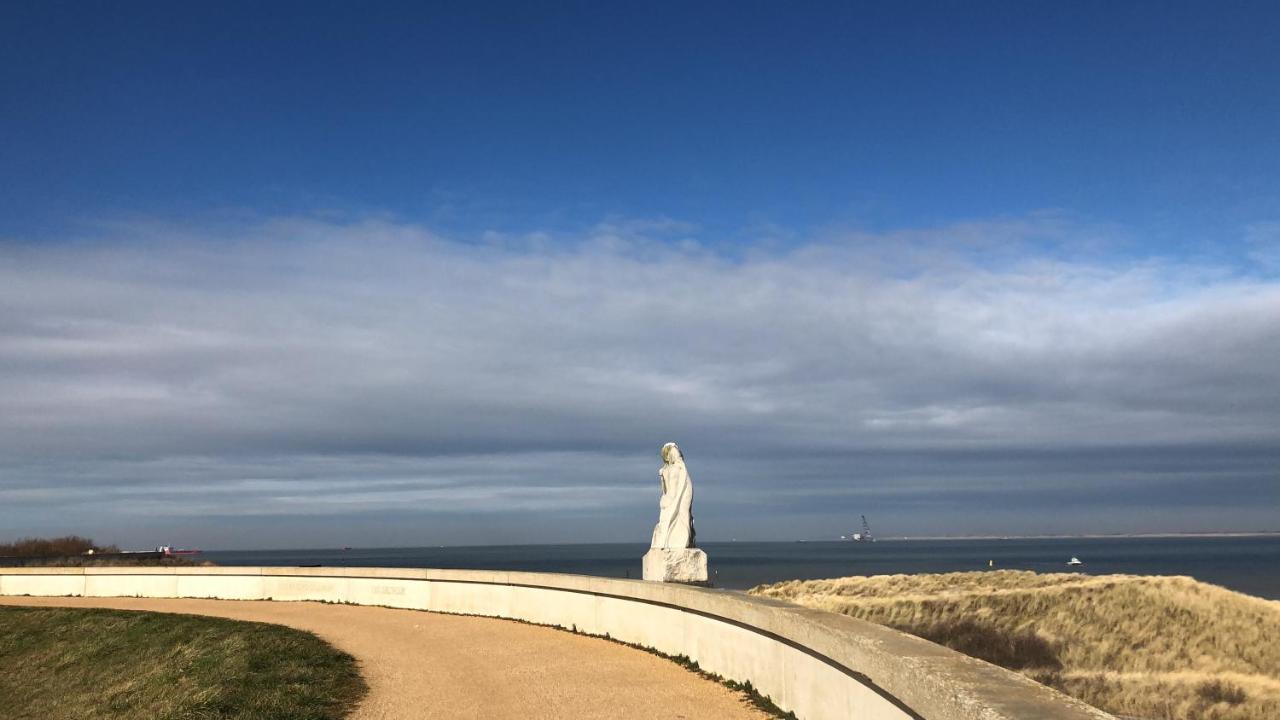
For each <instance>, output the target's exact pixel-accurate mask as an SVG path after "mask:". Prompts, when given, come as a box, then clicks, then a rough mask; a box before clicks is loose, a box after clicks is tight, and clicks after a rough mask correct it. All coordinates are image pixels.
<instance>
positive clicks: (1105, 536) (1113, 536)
mask: <svg viewBox="0 0 1280 720" xmlns="http://www.w3.org/2000/svg"><path fill="white" fill-rule="evenodd" d="M1238 537H1280V530H1254V531H1250V532H1182V533H1169V532H1165V533H1084V534H1080V535H904V536H898V537H883V538H878V539H879V540H907V541H912V540H1124V539H1130V538H1133V539H1142V538H1151V539H1157V538H1238ZM834 542H838V541H834ZM845 542H850V541H845Z"/></svg>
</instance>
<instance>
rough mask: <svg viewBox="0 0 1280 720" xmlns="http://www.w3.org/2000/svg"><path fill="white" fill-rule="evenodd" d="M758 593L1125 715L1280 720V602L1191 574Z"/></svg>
mask: <svg viewBox="0 0 1280 720" xmlns="http://www.w3.org/2000/svg"><path fill="white" fill-rule="evenodd" d="M751 592H752V593H754V594H757V595H765V596H769V597H774V598H779V599H783V600H788V601H791V602H794V603H798V604H800V605H806V606H809V607H813V608H818V609H822V610H829V611H833V612H838V613H843V614H845V615H850V616H853V617H857V618H862V619H864V620H870V621H872V622H876V623H880V624H883V625H888V626H891V627H894V628H897V629H900V630H903V631H904V632H909V633H912V634H915V635H919V636H921V637H925V638H928V639H930V640H933V641H934V642H939V643H942V644H944V645H948V646H950V647H953V648H955V649H956V650H959V651H961V652H965V653H967V654H970V655H973V656H975V657H980V658H982V659H984V660H988V661H990V662H994V663H996V664H998V665H1003V666H1004V667H1008V668H1010V669H1013V670H1017V671H1019V672H1022V673H1024V674H1026V675H1029V676H1031V677H1033V678H1035V679H1037V680H1039V681H1041V682H1044V683H1046V684H1049V685H1052V686H1054V687H1056V688H1058V689H1059V690H1062V691H1063V692H1065V693H1067V694H1069V695H1073V696H1075V697H1078V698H1080V699H1082V700H1084V701H1086V702H1089V703H1091V704H1093V705H1095V706H1097V707H1100V708H1102V709H1104V710H1107V711H1109V712H1111V713H1114V714H1116V715H1120V716H1124V717H1134V718H1144V719H1150V720H1275V718H1280V640H1278V638H1280V602H1272V601H1268V600H1262V599H1259V598H1255V597H1251V596H1248V595H1243V594H1241V593H1237V592H1232V591H1230V590H1227V589H1225V588H1221V587H1217V586H1215V585H1209V584H1206V583H1202V582H1197V581H1196V580H1193V579H1191V578H1187V577H1136V576H1128V575H1102V576H1089V575H1081V574H1068V573H1056V574H1037V573H1032V572H1021V571H996V572H974V573H948V574H940V575H885V576H876V577H849V578H839V579H833V580H809V581H789V582H783V583H777V584H775V585H766V586H760V587H757V588H754V589H752V591H751Z"/></svg>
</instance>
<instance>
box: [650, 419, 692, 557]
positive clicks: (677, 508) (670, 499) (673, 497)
mask: <svg viewBox="0 0 1280 720" xmlns="http://www.w3.org/2000/svg"><path fill="white" fill-rule="evenodd" d="M658 478H659V479H660V480H661V481H662V499H661V500H660V501H659V502H658V508H659V512H658V524H657V525H656V526H655V527H654V528H653V542H652V543H651V544H650V545H649V547H651V548H670V549H673V550H680V549H684V548H691V547H697V545H695V544H694V541H693V538H694V531H693V483H692V482H690V480H689V469H688V468H686V467H685V466H684V455H682V454H681V453H680V448H679V447H678V446H677V445H676V444H675V443H673V442H670V443H667V444H666V445H663V446H662V469H661V470H659V471H658Z"/></svg>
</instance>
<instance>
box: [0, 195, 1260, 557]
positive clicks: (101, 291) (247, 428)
mask: <svg viewBox="0 0 1280 720" xmlns="http://www.w3.org/2000/svg"><path fill="white" fill-rule="evenodd" d="M1091 238H1092V235H1091V231H1088V230H1085V229H1081V228H1075V227H1071V226H1070V225H1066V224H1063V223H1062V222H1061V221H1059V220H1055V219H1053V218H1043V217H1042V218H1034V217H1033V218H1028V219H1019V220H1003V221H996V222H990V223H974V224H968V225H958V226H953V227H948V228H939V229H935V230H928V231H917V232H911V233H896V234H888V235H880V236H872V235H866V234H855V233H846V234H839V233H833V234H831V235H829V236H827V237H825V238H824V239H822V240H820V241H814V242H809V243H801V244H798V245H797V244H794V243H789V244H787V245H785V246H773V245H770V244H768V243H758V244H756V245H755V246H753V247H751V248H748V249H746V250H743V249H741V248H738V249H736V250H735V251H734V252H733V253H732V254H727V253H725V252H723V251H718V250H716V249H714V246H708V245H705V244H703V243H700V242H699V241H698V240H697V238H696V229H694V228H690V227H687V226H683V225H681V224H679V223H672V222H649V223H635V222H629V223H628V222H615V223H611V224H604V225H601V226H599V227H597V228H594V229H593V230H591V231H589V232H586V233H583V234H582V235H581V236H579V237H571V238H565V237H549V236H545V235H538V234H532V235H529V236H523V237H505V236H496V235H495V236H492V237H487V238H484V239H483V241H482V242H475V243H461V242H455V241H451V240H448V239H444V238H440V237H437V236H436V235H434V234H433V233H432V232H431V231H430V230H429V229H426V228H423V227H420V226H415V225H410V224H402V223H396V222H392V221H386V220H366V221H358V222H345V221H326V220H318V219H279V220H269V221H252V222H234V223H224V224H212V223H211V224H210V225H208V226H205V227H190V226H174V225H167V224H162V223H154V222H131V223H121V224H117V225H114V226H110V227H109V228H108V229H107V231H106V232H105V236H104V237H97V238H95V239H94V240H92V241H68V242H65V243H61V244H40V245H32V244H23V243H9V244H7V245H0V523H2V524H3V526H5V527H9V528H13V529H14V532H18V531H26V532H44V531H47V530H53V529H62V528H63V526H66V529H68V530H80V529H82V528H83V526H85V525H86V524H88V525H89V526H90V528H91V529H96V530H97V531H98V532H99V533H100V534H102V533H105V534H111V533H115V534H116V535H119V536H123V537H124V538H125V539H126V541H134V540H135V536H136V538H137V541H138V542H142V541H143V539H142V537H141V536H143V535H146V534H147V533H151V532H155V531H157V529H167V528H185V532H187V533H188V534H189V535H192V536H194V537H196V538H198V539H199V540H200V542H203V543H205V544H206V545H210V544H212V545H214V546H218V545H221V546H234V545H239V544H266V545H271V544H276V545H280V544H294V543H293V542H291V539H297V538H305V539H306V540H307V541H310V542H323V540H324V538H325V537H326V535H325V532H326V531H325V528H326V527H330V526H331V524H332V523H334V522H340V523H342V524H343V525H344V526H345V527H347V528H348V529H349V530H350V532H354V533H362V534H364V536H366V537H368V538H369V540H370V541H375V542H376V541H388V542H408V543H418V542H421V543H435V542H443V541H446V540H455V541H463V542H484V541H486V540H504V541H536V540H573V539H581V540H606V539H613V538H615V537H616V539H620V540H635V539H637V538H639V539H641V540H643V538H644V537H646V536H647V529H646V526H647V525H648V524H649V523H650V522H651V521H652V518H651V517H650V515H652V514H653V508H652V507H651V506H652V505H653V504H654V502H655V497H654V496H655V493H656V491H655V489H654V487H653V484H654V481H653V475H654V473H655V471H656V465H657V460H656V452H657V448H658V447H659V446H660V445H661V444H662V443H663V442H665V441H667V440H671V439H674V440H677V441H679V442H681V444H682V446H684V447H685V448H686V450H687V455H688V456H689V458H690V466H691V470H692V471H693V474H694V477H695V482H696V483H698V488H699V503H698V511H699V517H700V527H701V528H702V530H701V532H700V535H703V536H704V537H707V538H708V539H717V538H719V539H728V538H729V537H735V536H736V537H779V538H781V537H821V536H826V535H830V534H833V533H835V534H838V532H840V531H841V530H844V529H846V528H845V526H846V525H847V523H848V517H849V516H851V515H856V514H857V513H859V512H867V513H869V514H875V515H876V516H877V517H878V518H882V522H881V523H880V525H881V526H887V527H885V529H884V532H885V533H886V534H926V533H928V534H938V533H944V532H948V533H953V532H1026V531H1034V530H1037V529H1040V530H1051V531H1072V530H1076V531H1100V530H1112V531H1114V530H1123V529H1135V530H1176V529H1188V530H1191V529H1195V530H1199V529H1249V528H1257V527H1262V526H1270V527H1274V526H1276V525H1277V524H1280V510H1278V509H1277V507H1278V506H1280V497H1278V493H1280V491H1278V490H1277V487H1278V486H1280V476H1278V475H1277V473H1278V472H1280V471H1278V470H1277V468H1278V466H1280V362H1278V361H1277V358H1280V282H1277V281H1276V280H1275V278H1274V276H1270V275H1266V274H1257V275H1251V274H1247V273H1242V272H1239V271H1229V270H1225V269H1221V268H1213V267H1206V266H1205V265H1203V264H1192V263H1179V262H1172V261H1162V260H1160V259H1141V260H1132V259H1130V260H1126V261H1123V262H1118V261H1116V260H1115V259H1114V258H1112V259H1109V260H1107V261H1103V260H1101V259H1097V258H1095V259H1089V258H1088V257H1081V256H1073V255H1071V254H1069V253H1063V252H1061V251H1060V249H1061V246H1062V244H1063V243H1075V244H1076V246H1080V245H1082V244H1087V243H1088V242H1090V241H1091ZM1046 242H1048V245H1046ZM1099 257H1100V256H1099ZM286 517H287V518H292V520H290V521H289V523H287V524H280V522H279V520H280V518H286ZM183 518H185V519H183ZM255 518H256V520H255ZM308 518H310V519H311V520H308ZM701 518H706V519H705V520H702V519H701ZM308 523H309V524H308ZM1189 524H1193V525H1194V527H1188V525H1189ZM72 526H75V527H72ZM299 527H305V528H306V532H305V533H302V534H299V530H298V528H299ZM380 528H381V529H380ZM495 528H497V529H495ZM615 533H618V534H619V535H624V536H625V537H623V536H615ZM333 542H340V540H339V539H338V538H335V539H334V541H333Z"/></svg>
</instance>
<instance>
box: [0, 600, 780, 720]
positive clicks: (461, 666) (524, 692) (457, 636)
mask: <svg viewBox="0 0 1280 720" xmlns="http://www.w3.org/2000/svg"><path fill="white" fill-rule="evenodd" d="M0 603H3V604H6V605H38V606H45V607H49V606H60V607H105V608H119V609H125V610H152V611H157V612H176V613H190V614H193V615H215V616H218V617H226V618H233V619H236V620H256V621H259V622H269V623H278V624H280V625H288V626H289V627H295V628H298V629H300V630H307V631H309V632H313V633H315V634H316V635H318V636H320V637H321V638H323V639H324V640H326V641H328V642H330V643H332V644H333V645H334V646H336V647H338V648H341V649H342V650H345V651H346V652H349V653H351V654H352V655H353V656H355V658H356V659H357V660H359V662H360V671H361V674H363V675H364V678H365V681H366V682H367V683H368V684H369V694H368V696H366V698H365V700H364V701H363V702H362V703H361V704H360V706H359V707H358V708H357V709H356V711H355V713H353V714H352V716H351V720H417V719H418V718H449V719H450V720H453V719H462V718H483V719H485V720H488V719H490V718H492V719H493V720H499V719H501V718H602V719H603V718H609V719H613V718H619V719H621V718H636V719H640V718H643V719H645V720H648V719H649V718H671V719H675V718H685V719H687V720H694V719H696V718H705V719H706V720H735V719H736V718H742V719H744V720H746V719H750V720H761V719H762V718H765V717H767V716H766V715H764V714H763V713H761V712H760V711H759V710H757V709H756V708H754V707H753V706H751V705H749V704H747V702H746V700H745V699H744V698H743V696H742V695H740V694H738V693H734V692H731V691H730V690H728V689H727V688H725V687H723V686H721V685H719V684H717V683H714V682H711V681H709V680H705V679H703V678H701V677H699V676H697V675H695V674H693V673H691V672H688V671H687V670H684V669H683V668H681V667H680V666H678V665H676V664H675V663H672V662H671V661H669V660H664V659H662V658H659V657H656V656H654V655H651V654H649V653H646V652H642V651H640V650H634V649H632V648H628V647H625V646H622V645H619V644H617V643H613V642H609V641H607V640H601V639H599V638H590V637H584V636H581V635H574V634H572V633H568V632H564V631H562V630H554V629H552V628H546V627H539V626H536V625H525V624H522V623H516V622H511V621H507V620H497V619H490V618H477V617H460V616H454V615H440V614H436V613H427V612H418V611H414V610H392V609H390V608H379V607H361V606H356V605H328V604H324V603H311V602H268V601H240V600H154V599H146V598H78V597H58V598H33V597H3V598H0Z"/></svg>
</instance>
